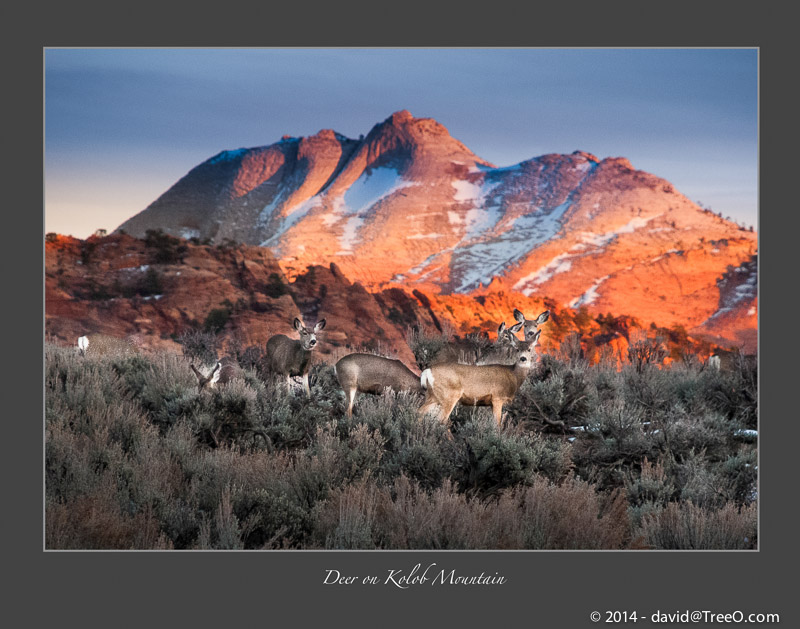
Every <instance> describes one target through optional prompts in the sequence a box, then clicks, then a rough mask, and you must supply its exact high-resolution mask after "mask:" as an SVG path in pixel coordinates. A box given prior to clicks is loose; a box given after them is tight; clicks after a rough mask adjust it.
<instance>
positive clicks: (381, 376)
mask: <svg viewBox="0 0 800 629" xmlns="http://www.w3.org/2000/svg"><path fill="white" fill-rule="evenodd" d="M549 317H550V311H549V310H545V311H544V312H543V313H541V314H540V315H539V316H538V317H536V318H535V319H528V318H526V317H525V315H524V314H523V313H522V312H521V311H520V310H519V309H516V308H515V309H514V319H516V321H517V323H516V324H514V325H513V326H511V327H510V328H507V327H506V324H505V323H501V324H500V327H499V328H498V330H497V340H496V341H495V343H494V344H493V345H492V346H491V347H489V348H488V350H487V351H484V352H479V353H476V352H475V350H474V347H469V346H460V345H459V344H458V343H450V344H447V345H444V346H443V347H440V348H439V349H438V350H437V351H435V352H433V353H432V355H428V354H427V353H426V350H425V349H424V348H423V349H422V350H421V355H420V356H419V357H418V363H419V365H420V367H424V368H423V369H422V373H421V374H420V375H419V376H417V375H416V374H415V373H414V372H413V371H411V370H410V369H409V368H408V367H406V366H405V365H404V364H403V363H402V362H400V361H399V360H394V359H391V358H384V357H383V356H377V355H375V354H363V353H354V354H348V355H347V356H344V357H343V358H341V359H340V360H339V361H338V362H337V363H336V364H335V365H334V372H335V374H336V378H337V380H338V381H339V385H340V386H341V387H342V390H343V391H344V395H345V402H346V407H347V408H346V413H347V415H348V416H351V415H352V413H353V404H354V403H355V397H356V394H357V393H373V394H375V393H382V392H383V391H384V390H385V389H391V390H392V391H395V392H403V391H410V392H414V393H423V392H424V394H425V400H424V401H423V403H422V405H421V406H420V409H419V412H420V414H421V415H423V414H426V413H429V412H431V411H434V410H435V409H436V407H438V411H437V413H438V417H439V419H440V420H442V421H445V422H446V421H448V420H449V417H450V414H451V413H452V412H453V409H454V408H455V406H456V404H462V405H467V406H491V407H492V414H493V415H494V418H495V420H496V421H497V424H498V426H499V425H501V424H502V413H503V406H504V405H506V404H507V403H509V402H510V401H511V400H512V399H514V396H515V395H516V394H517V391H518V390H519V388H520V386H522V383H523V382H524V381H525V378H526V377H527V375H528V374H529V373H530V369H531V367H532V366H533V365H534V363H535V361H536V359H537V354H536V351H535V348H536V346H537V345H538V342H539V336H540V335H541V330H539V329H538V328H539V326H540V325H541V324H543V323H544V322H545V321H547V320H548V319H549ZM325 323H326V322H325V319H322V320H321V321H319V322H318V323H317V324H316V325H315V326H314V327H313V328H311V329H309V328H308V327H307V326H306V325H305V324H304V323H303V322H302V321H301V320H300V319H298V318H295V319H294V328H295V330H297V332H298V333H299V334H300V340H292V339H290V338H289V337H288V336H286V335H285V334H276V335H275V336H272V337H271V338H270V339H269V340H268V341H267V344H266V366H267V368H268V371H269V372H270V373H271V374H273V375H274V376H276V377H284V378H286V383H287V386H290V385H291V380H292V378H295V377H300V378H301V379H302V382H303V388H304V390H305V393H306V395H307V396H309V397H310V396H311V388H310V386H309V381H308V376H309V371H310V367H311V353H312V351H313V350H314V349H315V348H316V347H317V344H318V341H317V334H318V333H319V332H320V331H321V330H322V329H324V328H325ZM520 330H522V331H523V338H524V340H522V341H520V340H519V338H518V337H517V333H518V332H519V331H520ZM102 342H103V343H115V342H116V343H124V341H120V340H118V339H111V338H110V337H103V341H102ZM88 347H89V339H88V338H87V337H86V336H82V337H80V338H79V339H78V350H79V352H80V353H81V354H82V355H84V354H85V353H86V352H87V349H88ZM728 354H730V355H733V352H726V351H725V350H719V351H717V352H715V354H714V355H712V356H711V358H709V360H708V365H709V366H710V367H712V368H716V369H720V370H725V369H726V368H728V364H727V363H728V362H730V361H731V360H733V359H732V358H731V357H730V356H729V355H728ZM190 367H191V369H192V371H193V372H194V374H195V376H196V377H197V387H198V390H199V391H202V390H203V389H204V388H205V387H206V386H210V387H214V386H217V385H225V384H227V383H228V382H231V381H232V380H234V379H235V378H237V377H238V376H240V374H241V368H240V367H239V365H238V364H237V362H236V359H234V358H232V357H230V356H227V357H225V358H223V359H222V360H219V361H217V363H216V364H215V365H214V367H213V368H212V369H211V371H210V372H209V373H208V374H203V373H202V372H201V371H200V370H199V369H197V367H195V366H194V365H190Z"/></svg>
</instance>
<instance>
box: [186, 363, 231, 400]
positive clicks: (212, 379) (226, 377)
mask: <svg viewBox="0 0 800 629" xmlns="http://www.w3.org/2000/svg"><path fill="white" fill-rule="evenodd" d="M189 367H190V368H191V369H192V371H193V372H194V375H195V376H197V392H198V393H199V392H200V391H202V390H203V389H204V388H205V387H206V385H208V386H209V387H215V386H216V385H225V384H228V383H229V382H231V381H232V380H233V379H234V378H236V377H237V376H239V375H240V373H241V368H240V367H239V364H238V363H237V362H236V359H235V358H233V357H231V356H225V358H223V359H222V360H218V361H217V363H216V364H215V365H214V367H213V368H212V369H211V371H210V372H209V373H208V375H207V376H204V375H203V374H202V372H201V371H200V370H199V369H197V367H195V366H194V364H190V365H189Z"/></svg>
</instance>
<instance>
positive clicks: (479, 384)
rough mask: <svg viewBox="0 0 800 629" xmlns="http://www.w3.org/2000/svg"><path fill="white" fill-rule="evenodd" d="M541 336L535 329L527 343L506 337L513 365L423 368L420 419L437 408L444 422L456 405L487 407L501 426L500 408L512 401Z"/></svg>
mask: <svg viewBox="0 0 800 629" xmlns="http://www.w3.org/2000/svg"><path fill="white" fill-rule="evenodd" d="M541 333H542V331H541V330H537V331H536V332H535V333H534V334H533V335H532V337H531V339H530V340H527V341H519V340H518V339H517V338H516V337H514V336H511V337H509V339H510V342H511V344H512V346H513V347H514V351H515V362H514V364H513V365H462V364H459V363H456V362H448V363H443V364H439V365H433V366H432V367H429V368H428V369H425V370H424V371H423V372H422V374H421V375H420V384H421V385H422V387H423V388H424V389H426V392H425V401H424V402H423V403H422V406H421V407H420V409H419V414H420V415H423V416H424V415H425V414H426V413H428V412H430V411H431V410H432V409H433V408H434V407H435V406H439V407H440V412H439V418H440V419H441V420H442V421H444V422H447V421H449V419H450V414H451V413H452V412H453V408H455V405H456V404H463V405H468V406H491V407H492V413H493V415H494V418H495V421H496V422H497V426H498V427H500V426H502V423H503V406H504V405H505V404H507V403H508V402H510V401H511V400H512V399H514V397H515V396H516V394H517V391H519V388H520V387H521V386H522V383H523V382H524V381H525V378H526V377H527V376H528V374H529V373H530V371H531V367H532V366H533V362H534V360H535V358H536V352H535V348H536V345H537V343H538V341H539V335H540V334H541Z"/></svg>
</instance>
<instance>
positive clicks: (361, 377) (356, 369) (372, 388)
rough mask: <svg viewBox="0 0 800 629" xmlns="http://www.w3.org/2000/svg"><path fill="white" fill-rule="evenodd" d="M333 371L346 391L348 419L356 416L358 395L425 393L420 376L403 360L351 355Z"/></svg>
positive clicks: (341, 360)
mask: <svg viewBox="0 0 800 629" xmlns="http://www.w3.org/2000/svg"><path fill="white" fill-rule="evenodd" d="M333 371H334V373H335V374H336V379H337V380H338V381H339V384H340V385H341V387H342V389H343V390H344V396H345V400H346V402H347V416H348V417H350V416H352V414H353V403H354V402H355V398H356V393H357V392H358V393H382V392H383V390H384V389H386V388H389V389H391V390H392V391H397V392H399V391H412V392H414V393H422V384H421V382H420V379H419V376H417V375H416V374H415V373H414V372H413V371H411V370H410V369H409V368H408V367H406V366H405V365H404V364H403V363H401V362H400V361H399V360H392V359H391V358H384V357H383V356H376V355H374V354H348V355H347V356H345V357H344V358H342V359H340V360H339V362H337V363H336V364H335V365H334V367H333Z"/></svg>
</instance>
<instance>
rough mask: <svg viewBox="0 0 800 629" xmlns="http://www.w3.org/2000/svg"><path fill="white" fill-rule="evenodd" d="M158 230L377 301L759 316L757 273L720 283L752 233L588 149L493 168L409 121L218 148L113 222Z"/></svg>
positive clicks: (667, 316)
mask: <svg viewBox="0 0 800 629" xmlns="http://www.w3.org/2000/svg"><path fill="white" fill-rule="evenodd" d="M158 228H160V229H163V230H164V231H166V232H168V233H171V234H173V235H178V236H184V237H185V236H187V235H189V234H191V235H192V236H193V237H197V238H200V239H204V238H211V239H213V240H214V241H216V242H221V241H222V240H224V239H225V238H231V239H233V240H237V241H239V242H243V243H245V244H254V245H262V246H265V247H269V248H270V249H271V250H272V251H273V252H274V253H275V256H276V258H277V259H278V260H279V263H280V265H281V267H282V269H283V271H284V272H285V273H286V275H287V277H289V278H292V277H295V276H297V275H298V274H302V273H304V272H305V269H307V268H308V267H309V266H311V265H315V264H323V265H327V264H329V263H331V262H335V263H336V265H337V266H338V267H339V268H340V269H341V271H342V272H343V273H344V274H345V275H346V276H347V277H349V278H351V279H353V280H355V281H358V282H360V283H361V284H362V285H364V286H365V287H367V288H368V289H370V290H373V289H374V290H378V289H382V288H390V287H393V286H397V287H400V288H404V289H405V288H407V289H412V288H419V289H420V290H423V291H426V292H428V293H442V294H450V293H466V294H476V295H478V294H486V293H487V292H492V291H495V292H496V291H508V292H517V293H521V294H522V295H525V296H528V297H542V298H548V299H552V300H554V301H556V302H557V303H562V304H564V305H570V306H572V307H580V306H585V307H587V308H590V309H593V310H596V311H599V312H617V313H627V314H631V315H636V316H640V317H642V318H643V319H645V320H652V321H661V322H663V323H664V324H667V325H672V324H678V323H680V324H681V325H686V326H687V328H688V327H691V326H701V325H703V323H704V322H706V321H708V320H709V319H711V317H712V316H714V315H715V313H719V314H718V315H717V316H718V317H721V316H723V315H725V313H727V312H729V310H725V308H734V309H735V308H736V307H738V306H737V304H745V305H747V304H750V305H748V306H747V307H748V309H751V308H755V306H754V305H753V304H751V302H752V301H753V300H752V297H753V296H754V295H755V289H756V285H757V279H756V275H755V273H754V272H753V273H749V272H748V271H740V272H738V274H737V275H739V276H742V277H745V276H746V277H747V280H746V281H738V280H737V283H736V286H737V288H735V289H730V288H729V287H728V286H727V285H726V284H721V283H719V280H720V278H722V277H723V276H725V274H726V273H727V272H728V269H729V268H740V267H742V265H744V264H745V263H747V262H748V261H749V260H751V259H752V258H753V256H755V254H756V253H757V235H756V234H755V233H754V232H749V231H746V230H743V229H741V228H739V227H738V226H737V225H735V224H733V223H731V222H729V221H725V220H723V219H722V218H721V217H719V216H717V215H715V214H713V213H711V212H710V211H708V210H703V209H702V208H700V207H698V206H697V205H696V204H694V203H692V202H691V201H690V200H689V199H687V198H686V197H684V196H683V195H681V194H680V193H679V192H677V191H676V190H675V189H674V187H673V186H672V184H670V183H669V182H668V181H665V180H663V179H661V178H659V177H657V176H655V175H652V174H649V173H646V172H643V171H639V170H636V169H635V168H634V167H633V166H632V165H631V164H630V162H629V161H628V160H626V159H624V158H618V157H617V158H605V159H598V158H597V157H595V156H594V155H591V154H590V153H586V152H582V151H575V152H574V153H571V154H565V155H561V154H550V155H542V156H539V157H535V158H532V159H530V160H527V161H523V162H521V163H519V164H514V165H512V166H508V167H502V168H498V167H496V166H495V165H493V164H490V163H489V162H486V161H485V160H483V159H481V158H480V157H478V156H476V155H475V154H474V153H472V152H471V151H470V150H469V149H468V148H467V147H466V146H464V145H463V144H462V143H461V142H459V141H458V140H456V139H454V138H453V137H452V136H450V134H449V133H448V131H447V129H446V128H445V127H444V126H442V125H441V124H440V123H438V122H436V121H435V120H432V119H426V118H414V117H413V116H412V115H411V114H410V113H409V112H407V111H400V112H396V113H394V114H392V116H390V117H389V118H387V119H386V120H384V121H383V122H381V123H379V124H377V125H375V127H374V128H373V129H372V130H371V131H370V132H369V133H368V134H367V135H366V136H365V137H362V138H360V139H358V140H354V139H350V138H347V137H345V136H343V135H341V134H338V133H336V132H334V131H332V130H323V131H320V132H319V133H318V134H316V135H314V136H310V137H305V138H295V137H288V136H287V137H284V138H283V139H282V140H281V141H279V142H276V143H275V144H272V145H269V146H263V147H257V148H253V149H236V150H232V151H223V152H222V153H220V154H218V155H216V156H214V157H212V158H211V159H209V160H207V161H206V162H204V163H203V164H200V165H199V166H197V167H196V168H195V169H193V170H192V171H190V172H189V173H188V174H187V175H186V176H185V177H184V178H182V179H181V180H180V181H178V182H177V183H176V184H175V185H174V186H173V187H172V188H170V189H169V190H168V191H167V192H165V193H164V194H163V195H162V196H161V197H159V199H157V200H156V201H155V202H154V203H153V204H151V205H150V206H149V207H148V208H147V209H145V210H144V211H143V212H141V213H140V214H138V215H136V216H135V217H133V218H131V219H130V220H129V221H126V223H124V224H123V225H122V226H121V227H120V229H124V230H125V231H127V232H128V233H130V234H132V235H136V236H143V235H144V232H145V231H146V230H147V229H158ZM742 268H743V267H742ZM734 273H736V272H734ZM748 273H749V274H748ZM733 281H734V280H730V282H733ZM723 294H724V296H725V298H724V299H722V297H721V296H722V295H723ZM712 323H713V321H712ZM748 325H751V324H748Z"/></svg>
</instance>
